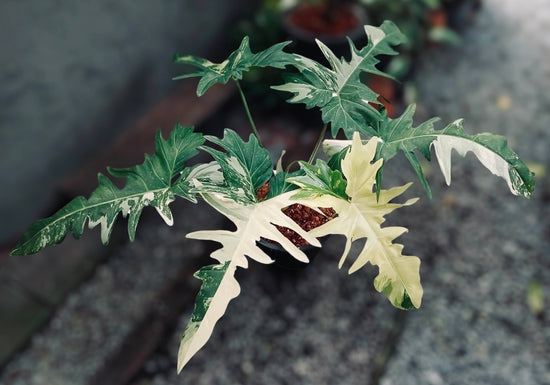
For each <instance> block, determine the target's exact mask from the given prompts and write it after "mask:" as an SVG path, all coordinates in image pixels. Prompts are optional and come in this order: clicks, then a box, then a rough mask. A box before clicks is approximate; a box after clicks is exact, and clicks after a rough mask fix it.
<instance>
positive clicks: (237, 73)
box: [174, 36, 295, 96]
mask: <svg viewBox="0 0 550 385" xmlns="http://www.w3.org/2000/svg"><path fill="white" fill-rule="evenodd" d="M248 41H249V39H248V36H245V37H244V38H243V40H242V41H241V44H240V46H239V48H238V49H237V50H235V51H233V52H232V53H231V54H230V55H229V57H228V58H227V59H226V60H224V61H223V62H221V63H212V62H211V61H209V60H207V59H204V58H200V57H196V56H191V55H175V56H174V62H176V63H181V64H188V65H191V66H194V67H197V68H198V69H199V70H198V71H196V72H193V73H190V74H186V75H181V76H177V77H175V78H174V79H175V80H177V79H185V78H190V77H200V78H201V79H200V81H199V84H198V85H197V95H198V96H201V95H202V94H204V93H205V92H206V91H207V90H208V88H210V87H211V86H213V85H214V84H216V83H223V84H225V83H227V82H228V81H229V79H234V80H239V79H242V77H243V73H244V72H247V71H250V70H251V69H252V68H254V67H273V68H284V67H285V66H287V65H289V64H292V63H293V62H294V61H295V56H294V55H292V54H289V53H286V52H284V51H283V48H285V47H286V46H287V45H288V44H290V42H289V41H287V42H283V43H278V44H275V45H273V46H271V47H269V48H267V49H265V50H263V51H260V52H258V53H252V51H251V50H250V45H249V42H248Z"/></svg>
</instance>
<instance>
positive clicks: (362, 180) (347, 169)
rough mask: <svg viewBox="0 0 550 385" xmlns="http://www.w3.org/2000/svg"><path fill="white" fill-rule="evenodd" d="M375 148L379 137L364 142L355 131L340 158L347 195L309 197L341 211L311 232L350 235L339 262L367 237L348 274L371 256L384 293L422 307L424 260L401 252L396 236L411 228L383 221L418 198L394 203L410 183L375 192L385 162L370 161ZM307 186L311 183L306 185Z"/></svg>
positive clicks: (406, 305) (407, 305)
mask: <svg viewBox="0 0 550 385" xmlns="http://www.w3.org/2000/svg"><path fill="white" fill-rule="evenodd" d="M376 148H377V138H372V139H371V140H370V141H369V142H368V143H367V144H366V145H363V144H362V143H361V140H360V139H359V134H358V133H356V134H354V137H353V144H352V146H351V148H350V149H349V150H348V152H347V155H346V156H345V158H344V159H343V160H342V164H341V168H342V172H343V174H344V177H345V178H346V180H347V187H346V194H347V196H349V199H343V198H341V197H336V196H334V195H330V194H327V195H323V196H320V197H318V198H310V199H308V200H306V201H305V202H307V204H309V205H315V206H320V207H321V206H322V207H332V208H333V209H334V210H335V211H336V213H337V214H338V215H337V216H336V217H335V218H334V219H332V220H330V221H328V222H327V223H326V224H324V225H322V226H320V227H317V228H315V229H313V230H311V231H310V233H311V234H312V235H314V236H316V237H323V236H326V235H329V234H342V235H344V236H345V237H346V245H345V248H344V252H343V254H342V257H341V259H340V264H339V265H340V267H341V266H342V265H343V263H344V261H345V260H346V258H347V256H348V254H349V251H350V249H351V244H352V242H353V241H355V240H358V239H361V238H366V242H365V245H364V246H363V249H362V250H361V251H360V253H359V255H358V256H357V258H356V260H355V262H354V263H353V264H352V265H351V267H350V270H349V272H350V274H351V273H353V272H355V271H357V270H359V269H360V268H361V267H363V266H364V265H365V264H367V263H369V262H370V263H372V264H373V265H375V266H378V275H377V276H376V278H375V280H374V286H375V288H376V290H378V291H379V292H382V293H384V294H385V295H386V296H387V297H388V299H389V300H390V302H391V303H392V304H393V305H394V306H396V307H398V308H403V309H409V308H411V307H417V308H418V307H419V306H420V304H421V301H422V286H421V284H420V260H419V259H418V258H417V257H415V256H405V255H402V250H403V246H402V245H399V244H395V243H393V241H394V239H395V238H397V237H398V236H400V235H401V234H403V233H404V232H405V231H407V229H406V228H404V227H395V226H391V227H384V228H382V227H381V224H382V223H383V222H384V221H385V218H384V216H385V215H386V214H389V213H390V212H392V211H394V210H395V209H397V208H399V207H402V206H405V205H411V204H413V203H414V202H415V201H416V199H409V200H408V201H407V202H405V203H403V204H399V203H390V201H391V200H392V199H393V198H395V197H397V196H398V195H400V194H402V193H403V192H404V191H405V190H406V189H407V188H408V187H409V186H410V183H409V184H407V185H404V186H400V187H395V188H392V189H389V190H381V191H380V194H379V196H377V194H376V193H375V192H373V185H374V183H375V179H376V174H377V172H378V170H379V168H380V167H381V165H382V160H378V161H376V162H374V163H371V162H372V161H373V160H374V157H375V154H376ZM304 188H306V189H309V187H308V186H305V187H304Z"/></svg>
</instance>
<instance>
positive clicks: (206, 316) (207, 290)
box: [178, 261, 241, 373]
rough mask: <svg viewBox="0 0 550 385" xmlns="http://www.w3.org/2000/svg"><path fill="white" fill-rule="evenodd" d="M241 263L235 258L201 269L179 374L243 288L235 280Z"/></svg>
mask: <svg viewBox="0 0 550 385" xmlns="http://www.w3.org/2000/svg"><path fill="white" fill-rule="evenodd" d="M236 269H237V266H236V264H235V263H234V262H232V261H226V262H223V263H221V264H219V265H210V266H205V267H203V268H201V269H200V270H199V271H197V272H196V273H195V277H196V278H199V279H200V280H201V281H202V285H201V289H200V291H199V293H198V294H197V298H196V299H195V308H194V309H193V314H192V315H191V320H190V321H189V323H188V324H187V327H186V328H185V332H184V333H183V338H182V340H181V344H180V348H179V351H178V373H179V372H180V371H181V370H182V369H183V367H184V366H185V364H187V362H188V361H189V360H190V359H191V357H193V356H194V355H195V353H197V352H198V351H199V350H200V349H201V348H202V347H203V346H204V345H205V344H206V342H207V341H208V339H209V338H210V335H211V334H212V331H213V330H214V326H215V325H216V322H217V321H218V320H219V319H220V318H221V317H222V316H223V314H224V313H225V310H226V309H227V305H228V304H229V302H230V301H231V300H232V299H233V298H235V297H237V296H238V295H239V293H240V291H241V288H240V286H239V283H238V282H237V280H236V279H235V271H236Z"/></svg>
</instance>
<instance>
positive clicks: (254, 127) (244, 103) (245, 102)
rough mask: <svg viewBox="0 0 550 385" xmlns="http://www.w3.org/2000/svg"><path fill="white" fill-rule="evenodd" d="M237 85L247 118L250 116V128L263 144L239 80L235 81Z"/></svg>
mask: <svg viewBox="0 0 550 385" xmlns="http://www.w3.org/2000/svg"><path fill="white" fill-rule="evenodd" d="M235 83H236V84H237V89H238V90H239V94H240V95H241V100H242V101H243V105H244V109H245V111H246V116H248V121H249V122H250V127H252V132H253V133H254V135H256V138H257V139H258V141H259V142H260V143H261V142H262V141H261V139H260V133H259V132H258V130H257V129H256V124H254V119H252V115H251V114H250V109H249V108H248V103H247V101H246V97H245V96H244V92H243V89H242V88H241V83H239V81H238V80H235Z"/></svg>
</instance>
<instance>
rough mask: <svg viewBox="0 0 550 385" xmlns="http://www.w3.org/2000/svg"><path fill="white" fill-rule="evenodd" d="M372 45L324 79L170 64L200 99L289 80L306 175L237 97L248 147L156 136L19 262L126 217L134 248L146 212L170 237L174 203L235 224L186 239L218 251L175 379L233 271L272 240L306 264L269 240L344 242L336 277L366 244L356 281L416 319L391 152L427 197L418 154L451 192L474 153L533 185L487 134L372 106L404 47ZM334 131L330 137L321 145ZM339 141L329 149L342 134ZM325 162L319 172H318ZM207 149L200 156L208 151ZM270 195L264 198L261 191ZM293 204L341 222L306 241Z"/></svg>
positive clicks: (513, 185) (301, 66) (515, 181)
mask: <svg viewBox="0 0 550 385" xmlns="http://www.w3.org/2000/svg"><path fill="white" fill-rule="evenodd" d="M365 33H366V35H367V38H368V43H367V44H366V45H365V46H364V47H362V48H361V49H359V48H357V47H356V46H355V45H354V44H353V43H352V42H351V41H350V43H349V46H350V51H351V56H350V59H349V60H345V59H339V58H337V57H336V56H335V55H334V54H333V53H332V52H331V50H330V49H329V48H328V47H327V46H325V45H324V44H323V43H322V42H320V41H318V42H317V44H318V46H319V48H320V50H321V51H322V53H323V55H324V56H325V57H326V59H327V61H328V63H329V66H328V67H327V66H324V65H322V64H320V63H318V62H316V61H314V60H312V59H309V58H307V57H304V56H301V55H298V54H293V53H288V52H285V51H284V49H285V48H286V47H287V45H288V42H286V43H280V44H277V45H274V46H272V47H270V48H268V49H266V50H264V51H261V52H258V53H252V52H251V50H250V48H249V42H248V38H247V37H245V38H244V39H243V41H242V43H241V45H240V47H239V48H238V49H237V50H236V51H234V52H233V53H232V54H231V55H230V56H229V57H228V58H227V60H225V61H223V62H222V63H212V62H210V61H208V60H206V59H202V58H197V57H194V56H176V57H175V61H176V62H177V63H182V64H187V65H190V66H193V67H196V68H197V71H196V72H193V73H190V74H186V75H183V76H180V77H178V79H180V78H187V77H199V78H200V81H199V83H198V88H197V94H198V95H199V96H200V95H202V94H203V93H204V92H206V91H207V90H208V88H209V87H210V86H212V85H213V84H216V83H227V82H228V81H230V80H231V81H234V82H236V84H237V86H239V80H240V79H241V78H242V76H243V74H244V73H245V72H247V71H249V70H250V69H252V68H262V67H272V68H278V69H280V70H281V71H290V70H291V71H293V72H292V73H291V74H288V76H287V77H286V79H287V81H286V83H285V84H283V85H278V86H273V87H272V88H273V89H274V90H277V91H283V92H290V93H292V94H293V96H292V97H291V98H290V99H289V100H288V101H289V102H290V103H303V104H305V106H306V108H319V109H320V111H321V116H322V122H319V123H320V126H322V127H323V128H322V129H321V130H320V135H319V142H318V145H317V146H316V148H315V150H314V152H313V154H312V155H311V157H310V159H308V160H307V161H302V162H300V170H299V171H297V172H293V173H291V174H290V173H287V172H285V171H284V170H283V169H282V167H281V166H280V164H278V165H277V167H274V166H273V164H272V162H271V160H270V156H269V153H268V151H267V150H266V149H265V148H264V147H263V146H262V144H261V142H260V140H259V138H260V135H259V133H258V131H257V129H256V126H255V125H254V121H253V119H252V117H251V114H250V111H249V108H248V104H247V102H246V98H245V95H244V93H243V91H242V89H241V88H240V87H238V90H239V93H240V96H241V98H242V101H243V105H244V108H245V110H246V113H247V115H248V117H249V119H250V123H251V126H252V130H253V133H252V134H251V135H250V137H249V138H248V140H244V139H243V138H241V137H240V136H239V135H238V134H237V133H236V132H235V131H232V130H230V129H226V130H225V132H224V135H223V137H222V138H217V137H213V136H203V135H202V134H201V133H199V132H196V131H194V129H193V128H192V127H181V126H179V125H177V126H176V127H174V129H173V131H172V133H171V135H170V137H169V138H168V139H167V140H166V139H163V138H162V137H161V135H160V134H159V135H158V136H157V140H156V152H155V153H154V154H153V155H151V156H146V158H145V162H144V163H143V164H141V165H139V166H135V167H131V168H126V169H109V170H108V171H109V173H110V174H111V175H112V176H114V177H123V178H126V185H125V187H124V188H122V189H119V188H117V187H116V186H115V185H114V184H113V183H112V182H111V181H110V180H109V178H107V177H105V176H104V175H101V174H100V175H99V178H98V179H99V186H98V187H97V189H96V190H95V191H94V192H93V193H92V194H91V196H90V198H88V199H85V198H84V197H78V198H76V199H74V200H73V201H71V202H70V203H68V204H67V205H66V206H65V207H63V208H62V209H60V210H59V211H58V212H57V213H55V214H54V215H52V216H51V217H49V218H46V219H42V220H39V221H37V222H36V223H34V224H33V225H32V226H31V227H30V228H29V229H28V231H27V232H26V233H25V234H24V235H23V237H22V239H21V241H20V242H19V243H18V244H17V245H16V247H15V248H14V249H13V251H12V253H13V254H30V253H35V252H37V251H39V250H40V249H42V248H44V247H46V246H48V245H52V244H56V243H59V242H61V241H62V240H63V238H64V237H65V235H66V234H67V233H68V232H71V233H72V234H73V235H74V236H75V237H79V236H80V235H81V234H82V232H83V230H84V227H85V226H86V224H87V225H88V227H90V228H92V227H95V226H98V225H99V226H100V227H101V238H102V241H103V243H107V242H108V241H109V237H110V234H111V230H112V228H113V223H114V221H115V220H116V218H117V217H118V215H119V214H122V216H123V217H126V216H127V217H128V234H129V237H130V239H131V240H132V239H134V235H135V232H136V227H137V223H138V221H139V217H140V214H141V211H142V210H143V208H144V207H145V206H153V207H155V208H156V209H157V211H158V212H159V214H160V215H161V216H162V218H163V219H164V220H165V221H166V223H167V224H168V225H171V224H172V223H173V218H172V214H171V212H170V209H169V204H170V203H171V202H172V201H173V200H175V199H176V198H177V197H182V198H185V199H187V200H189V201H191V202H197V200H198V199H202V200H204V201H206V202H207V203H208V204H209V205H210V206H212V207H213V208H214V209H216V210H217V211H219V212H220V213H221V214H222V215H224V216H226V217H227V218H229V219H230V220H231V221H233V222H234V223H235V226H236V230H235V231H227V230H204V231H197V232H193V233H191V234H188V235H187V236H188V237H189V238H194V239H205V240H213V241H216V242H218V243H220V244H221V248H219V249H218V250H216V251H214V252H213V253H212V255H211V256H212V258H213V259H215V260H216V263H215V264H213V265H209V266H206V267H203V268H202V269H200V270H199V271H198V272H197V273H196V274H195V276H196V277H197V278H199V279H200V280H202V281H203V283H202V286H201V289H200V291H199V293H198V295H197V299H196V303H195V309H194V311H193V314H192V315H191V320H190V321H189V324H188V326H187V328H186V330H185V333H184V336H183V339H182V342H181V346H180V350H179V357H178V371H179V370H181V369H182V368H183V366H184V365H185V364H186V363H187V362H188V360H189V359H190V358H191V357H192V356H193V355H194V354H195V353H196V352H197V351H198V350H199V349H200V348H201V347H202V346H203V345H204V344H205V343H206V342H207V340H208V339H209V337H210V335H211V333H212V330H213V328H214V326H215V324H216V322H217V321H218V320H219V319H220V318H221V317H222V315H223V314H224V312H225V309H226V308H227V305H228V303H229V302H230V301H231V300H232V299H233V298H235V297H236V296H237V295H239V292H240V287H239V283H238V282H237V280H236V279H235V271H236V269H237V268H247V266H248V260H249V259H252V260H255V261H257V262H259V263H265V264H267V263H271V262H272V258H271V257H270V256H269V255H268V254H266V252H264V250H263V249H262V248H260V247H259V246H258V243H257V242H258V241H259V240H260V239H261V238H263V239H270V240H272V241H274V242H276V243H278V244H279V245H280V246H281V247H282V248H284V249H285V250H286V251H287V252H288V253H289V254H290V255H291V256H292V257H294V258H296V259H297V260H299V261H302V262H308V259H307V257H306V255H305V254H304V252H303V251H302V250H301V249H300V248H299V247H297V246H295V244H293V243H292V242H291V241H290V240H289V239H287V238H286V237H285V236H284V235H283V234H282V233H281V232H279V230H278V229H277V228H276V227H275V225H277V226H283V227H286V228H289V229H291V230H293V231H295V232H296V233H297V234H299V235H300V236H301V237H302V238H303V239H305V240H306V241H307V242H308V243H309V244H310V245H313V246H317V247H320V246H321V244H320V242H319V240H318V238H320V237H324V236H326V235H329V234H341V235H344V236H345V237H346V239H347V242H346V244H345V249H344V250H343V254H342V258H341V261H340V266H342V263H343V262H344V260H345V259H346V258H347V256H348V254H349V251H350V246H351V244H352V242H353V241H355V240H358V239H364V238H366V242H365V244H364V247H363V249H362V250H361V251H360V252H359V255H357V256H355V257H354V258H355V261H354V262H353V263H352V265H351V268H350V273H352V272H354V271H356V270H358V269H360V268H361V267H362V266H364V265H365V264H367V263H371V264H373V265H376V266H378V272H379V273H378V275H377V276H376V278H375V280H374V287H375V289H376V290H378V291H379V292H382V293H384V294H385V295H386V296H387V298H388V299H389V301H390V302H391V304H392V305H394V306H396V307H398V308H402V309H410V308H418V307H419V306H420V304H421V300H422V286H421V284H420V275H419V267H420V260H419V258H418V257H415V256H407V255H403V254H402V250H403V246H402V245H399V244H397V243H395V242H394V241H395V239H396V238H397V237H399V236H400V235H401V234H402V233H403V232H405V231H406V230H407V229H405V228H403V227H395V226H387V227H382V223H383V222H384V220H385V218H384V217H385V215H386V214H388V213H390V212H392V211H393V210H395V209H397V208H399V207H401V206H403V205H410V204H412V203H414V202H415V201H416V199H414V198H413V199H408V200H406V201H405V202H404V203H392V200H393V199H394V198H396V197H397V196H399V195H401V194H402V193H403V192H404V191H405V190H406V189H407V188H408V186H409V185H410V184H406V185H404V186H400V187H394V188H391V189H388V190H384V189H382V188H381V178H382V170H383V168H384V167H387V162H388V161H389V160H390V159H391V158H393V157H394V156H395V155H396V154H397V152H398V151H403V152H404V154H405V156H406V158H407V159H408V160H409V162H410V163H411V166H412V168H413V170H414V171H415V172H416V174H417V175H418V177H419V179H420V182H421V184H422V185H423V186H424V188H425V190H426V192H427V194H428V196H431V193H430V188H429V186H428V182H427V181H426V178H425V177H424V174H423V172H422V168H421V167H420V163H419V160H418V158H417V155H416V154H417V153H421V154H422V155H423V156H424V157H425V158H427V159H428V160H430V157H431V148H432V147H433V148H434V150H435V155H436V157H437V160H438V162H439V165H440V167H441V171H442V172H443V174H444V176H445V179H446V181H447V183H450V181H451V175H450V162H451V152H452V150H453V149H454V150H456V151H457V152H458V153H459V154H461V155H464V154H466V153H467V152H470V151H471V152H473V153H474V154H475V155H476V156H477V158H478V159H479V160H480V162H481V164H483V165H484V166H485V167H487V168H488V169H489V170H490V171H491V172H492V173H493V174H495V175H497V176H499V177H502V178H504V179H505V180H506V182H507V184H508V187H509V188H510V191H511V192H512V193H513V194H516V195H521V196H524V197H529V196H530V194H531V193H532V191H533V188H534V178H533V174H532V173H531V172H530V171H529V169H528V168H527V167H526V165H525V164H524V163H523V162H522V161H521V160H520V159H519V158H518V156H517V155H516V154H515V153H514V152H513V151H512V150H510V149H509V148H508V146H507V143H506V139H505V138H503V137H500V136H497V135H492V134H478V135H474V136H471V135H468V134H466V133H465V132H464V130H463V128H462V121H461V120H457V121H455V122H453V123H451V124H449V125H448V126H447V127H445V128H443V129H440V130H436V129H434V127H433V122H434V119H431V120H428V121H426V122H424V123H421V124H420V125H418V126H416V127H414V126H413V115H414V111H415V107H414V105H411V106H409V107H408V108H407V109H406V110H405V111H404V113H403V114H402V115H401V116H400V117H398V118H395V119H392V118H390V117H388V115H387V114H386V112H385V110H384V109H383V108H382V106H381V105H380V103H379V101H378V95H377V94H376V93H375V92H374V91H372V90H371V89H369V88H368V87H367V86H366V85H365V84H364V83H363V82H362V81H361V80H360V78H361V75H362V74H363V73H367V74H378V75H384V73H383V72H382V71H381V70H380V69H378V68H377V64H378V62H379V59H378V57H379V55H394V54H396V51H395V50H394V46H396V45H398V44H401V43H402V42H404V40H405V37H404V36H403V35H402V34H401V32H400V31H399V30H398V28H397V27H396V26H395V25H394V24H393V23H392V22H389V21H387V22H384V23H383V24H382V25H381V26H380V27H373V26H365ZM329 125H330V128H331V129H330V132H329V134H327V133H326V131H327V128H328V126H329ZM340 131H341V132H343V135H344V136H345V137H346V138H347V139H344V140H341V139H335V138H336V135H337V134H338V133H339V132H340ZM327 135H328V136H330V138H329V139H326V140H324V143H323V149H324V152H325V154H326V158H324V159H328V160H327V161H325V160H321V159H319V158H317V156H316V155H317V154H316V153H317V151H318V149H319V147H321V146H320V145H321V142H322V141H323V139H324V138H325V136H327ZM205 143H207V144H205ZM199 151H205V152H207V153H209V154H210V155H211V156H212V158H213V161H211V162H210V163H205V164H198V165H194V166H187V165H186V163H187V161H188V160H190V159H191V158H192V157H193V156H195V155H196V154H197V153H198V152H199ZM266 185H269V193H268V194H267V196H266V197H258V194H257V193H258V190H259V189H260V188H262V186H266ZM296 202H299V203H301V204H303V205H306V206H308V207H310V208H312V209H314V210H319V209H318V208H319V207H331V208H332V209H333V210H334V211H335V212H336V217H335V218H334V219H332V220H331V221H328V222H327V223H326V224H324V225H322V226H320V227H317V228H315V229H313V230H312V231H309V232H307V231H304V230H302V228H301V227H300V226H298V225H297V224H296V223H295V222H294V221H293V220H291V219H290V218H289V217H288V216H286V215H284V213H283V212H282V210H283V209H284V208H285V207H288V206H289V205H291V204H292V203H296Z"/></svg>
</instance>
